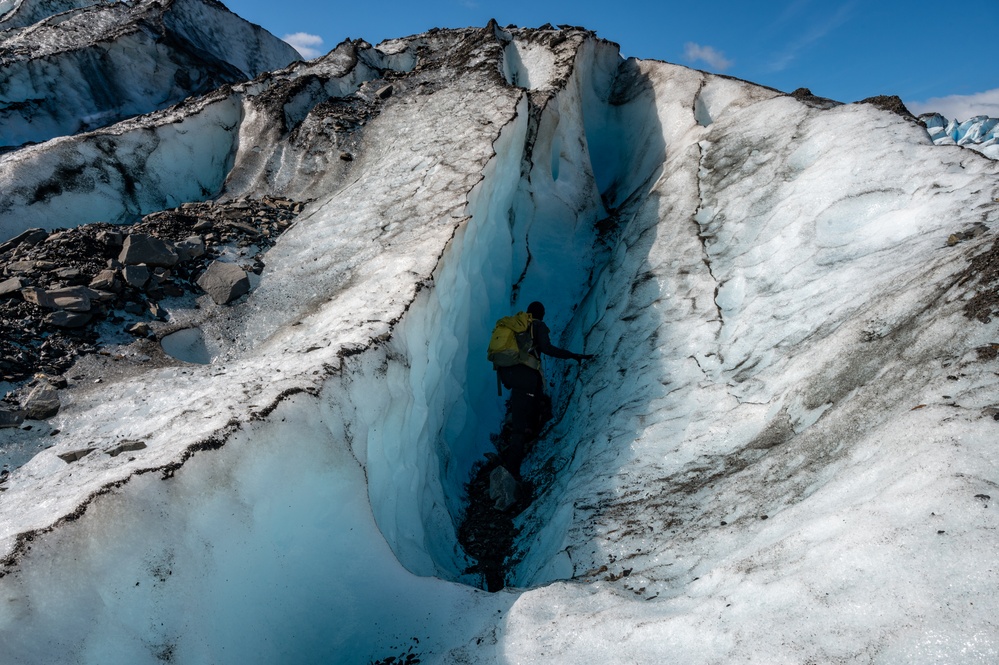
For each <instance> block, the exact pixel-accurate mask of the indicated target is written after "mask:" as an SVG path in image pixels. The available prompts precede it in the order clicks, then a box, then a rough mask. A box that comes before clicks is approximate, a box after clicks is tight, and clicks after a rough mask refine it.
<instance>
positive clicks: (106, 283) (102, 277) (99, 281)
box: [90, 268, 118, 291]
mask: <svg viewBox="0 0 999 665" xmlns="http://www.w3.org/2000/svg"><path fill="white" fill-rule="evenodd" d="M117 282H118V271H116V270H111V269H110V268H109V269H107V270H102V271H100V272H99V273H97V274H96V275H95V276H94V278H93V279H92V280H90V288H92V289H97V290H99V291H107V290H114V289H115V285H116V284H117Z"/></svg>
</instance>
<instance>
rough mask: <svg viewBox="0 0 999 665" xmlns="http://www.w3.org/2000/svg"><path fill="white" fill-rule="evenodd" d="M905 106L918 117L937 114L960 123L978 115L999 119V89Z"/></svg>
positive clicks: (933, 99)
mask: <svg viewBox="0 0 999 665" xmlns="http://www.w3.org/2000/svg"><path fill="white" fill-rule="evenodd" d="M905 106H906V108H908V109H909V110H910V111H912V112H913V113H915V114H916V115H919V114H921V113H934V112H936V113H939V114H940V115H942V116H944V117H945V118H947V119H948V120H957V121H959V122H961V121H964V120H968V119H969V118H973V117H975V116H976V115H987V116H989V117H992V118H999V88H995V89H994V90H986V91H985V92H976V93H975V94H973V95H949V96H947V97H933V98H931V99H927V100H926V101H925V102H906V103H905Z"/></svg>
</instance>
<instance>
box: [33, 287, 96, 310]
mask: <svg viewBox="0 0 999 665" xmlns="http://www.w3.org/2000/svg"><path fill="white" fill-rule="evenodd" d="M46 295H47V296H48V298H49V299H51V302H52V304H53V305H54V306H55V308H56V309H64V310H67V311H70V312H89V311H90V300H91V299H94V300H96V299H97V293H95V292H94V291H93V290H91V289H88V288H87V287H85V286H68V287H66V288H62V289H53V290H51V291H48V292H46Z"/></svg>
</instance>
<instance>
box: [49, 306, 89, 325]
mask: <svg viewBox="0 0 999 665" xmlns="http://www.w3.org/2000/svg"><path fill="white" fill-rule="evenodd" d="M91 318H93V317H92V316H91V315H90V313H89V312H67V311H66V310H59V311H56V312H52V313H51V314H49V315H48V316H46V317H45V321H46V322H47V323H50V324H51V325H53V326H58V327H59V328H82V327H83V326H85V325H87V324H88V323H90V319H91Z"/></svg>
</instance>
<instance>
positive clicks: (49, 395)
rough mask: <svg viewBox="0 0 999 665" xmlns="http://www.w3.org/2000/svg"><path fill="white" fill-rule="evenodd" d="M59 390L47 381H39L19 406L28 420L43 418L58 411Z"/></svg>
mask: <svg viewBox="0 0 999 665" xmlns="http://www.w3.org/2000/svg"><path fill="white" fill-rule="evenodd" d="M61 406H62V404H61V403H60V402H59V392H58V391H57V390H56V389H55V388H53V387H52V386H50V385H49V384H48V383H40V384H38V385H37V386H35V387H34V389H32V391H31V392H30V393H28V397H27V398H25V400H24V403H23V404H21V408H23V409H24V415H25V417H26V418H28V419H29V420H45V419H46V418H51V417H52V416H54V415H56V414H57V413H59V407H61Z"/></svg>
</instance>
